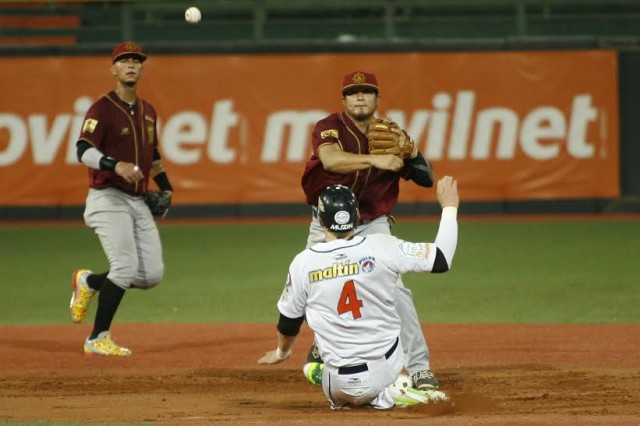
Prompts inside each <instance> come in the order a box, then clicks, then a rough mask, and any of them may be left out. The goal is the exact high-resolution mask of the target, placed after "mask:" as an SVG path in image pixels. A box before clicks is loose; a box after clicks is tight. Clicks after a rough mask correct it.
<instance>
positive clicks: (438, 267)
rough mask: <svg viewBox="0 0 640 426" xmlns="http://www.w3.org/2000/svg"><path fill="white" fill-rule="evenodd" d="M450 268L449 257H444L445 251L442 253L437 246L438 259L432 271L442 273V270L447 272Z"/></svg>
mask: <svg viewBox="0 0 640 426" xmlns="http://www.w3.org/2000/svg"><path fill="white" fill-rule="evenodd" d="M448 270H449V264H448V263H447V258H446V257H444V253H442V252H441V251H440V249H439V248H436V260H435V261H434V262H433V268H431V272H432V273H434V274H440V273H442V272H447V271H448Z"/></svg>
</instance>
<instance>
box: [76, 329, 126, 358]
mask: <svg viewBox="0 0 640 426" xmlns="http://www.w3.org/2000/svg"><path fill="white" fill-rule="evenodd" d="M84 353H85V354H86V355H104V356H129V355H131V349H128V348H125V347H123V346H118V345H117V344H116V343H115V342H114V341H113V340H111V333H109V332H108V331H103V332H102V333H100V334H98V337H96V338H95V339H93V340H89V339H88V338H87V340H85V342H84Z"/></svg>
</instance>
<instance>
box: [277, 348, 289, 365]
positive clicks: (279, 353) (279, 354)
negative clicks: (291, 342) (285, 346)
mask: <svg viewBox="0 0 640 426" xmlns="http://www.w3.org/2000/svg"><path fill="white" fill-rule="evenodd" d="M290 356H291V348H289V350H288V351H287V352H286V353H285V352H282V350H281V349H280V346H278V349H276V358H278V359H279V360H280V361H282V360H284V359H287V358H289V357H290Z"/></svg>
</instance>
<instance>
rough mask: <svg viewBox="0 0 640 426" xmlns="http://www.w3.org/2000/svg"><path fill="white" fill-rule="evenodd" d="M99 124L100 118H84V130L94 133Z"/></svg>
mask: <svg viewBox="0 0 640 426" xmlns="http://www.w3.org/2000/svg"><path fill="white" fill-rule="evenodd" d="M97 125H98V120H94V119H93V118H87V119H86V120H84V124H83V125H82V131H83V132H89V133H93V131H94V130H96V126H97Z"/></svg>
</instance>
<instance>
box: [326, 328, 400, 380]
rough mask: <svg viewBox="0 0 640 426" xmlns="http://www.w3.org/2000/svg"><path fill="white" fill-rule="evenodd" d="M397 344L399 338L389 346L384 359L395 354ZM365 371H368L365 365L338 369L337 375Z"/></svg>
mask: <svg viewBox="0 0 640 426" xmlns="http://www.w3.org/2000/svg"><path fill="white" fill-rule="evenodd" d="M398 342H399V338H398V337H396V341H395V342H394V343H393V346H391V349H389V350H388V351H387V353H386V354H384V357H385V359H389V358H390V357H391V355H393V352H395V350H396V348H397V347H398ZM365 371H369V367H367V364H366V363H364V364H358V365H350V366H348V367H340V368H338V374H357V373H363V372H365Z"/></svg>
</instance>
